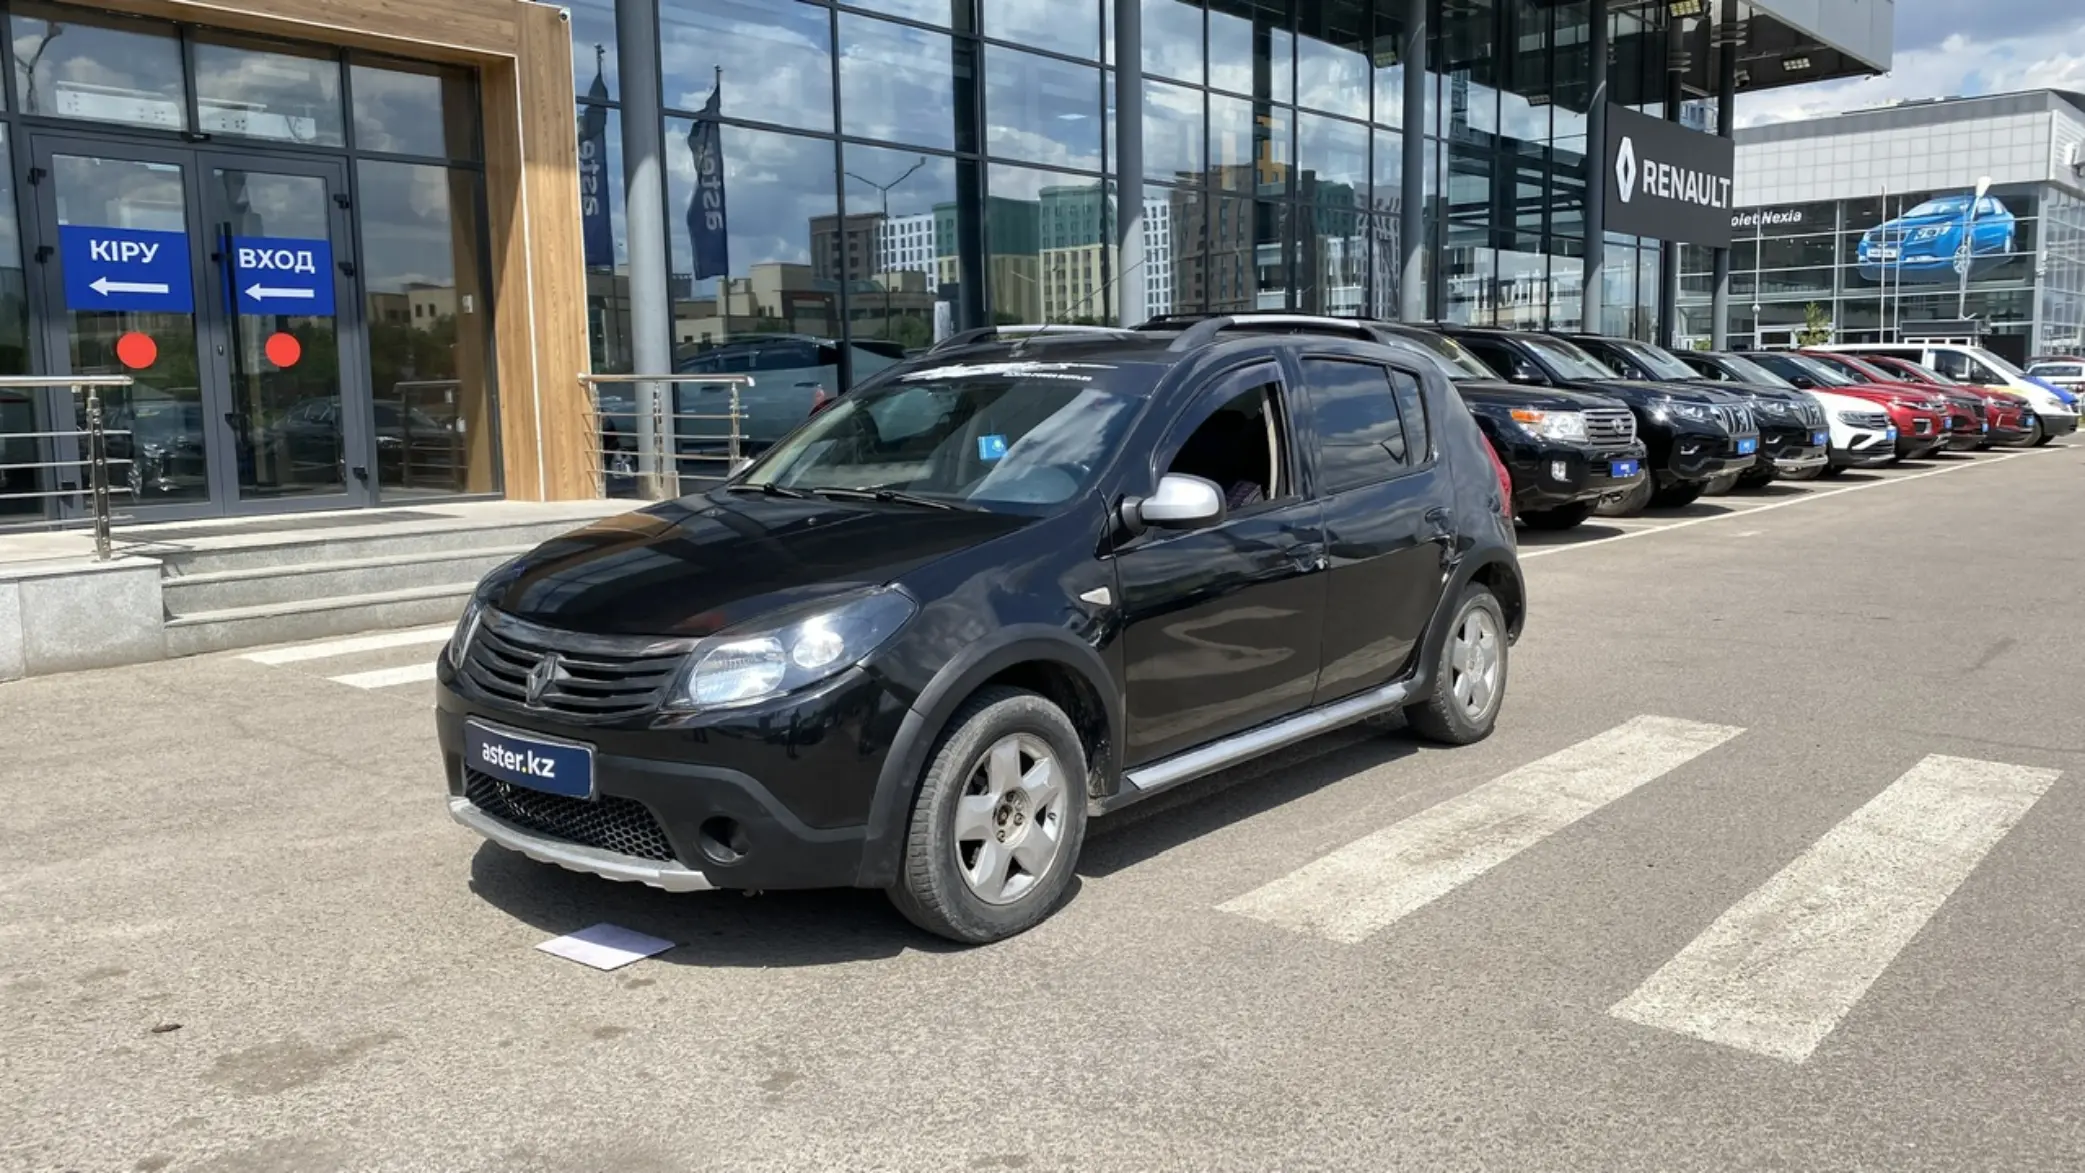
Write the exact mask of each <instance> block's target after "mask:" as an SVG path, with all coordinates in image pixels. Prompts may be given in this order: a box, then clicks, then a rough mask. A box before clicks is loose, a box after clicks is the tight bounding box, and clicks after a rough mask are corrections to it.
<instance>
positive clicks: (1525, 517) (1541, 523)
mask: <svg viewBox="0 0 2085 1173" xmlns="http://www.w3.org/2000/svg"><path fill="white" fill-rule="evenodd" d="M1598 504H1599V502H1597V501H1574V502H1572V503H1571V504H1569V505H1559V506H1557V507H1556V508H1554V509H1530V510H1528V511H1527V512H1525V513H1522V514H1521V515H1520V519H1521V520H1522V521H1524V522H1527V523H1528V528H1529V529H1547V530H1560V529H1572V528H1574V527H1576V526H1578V525H1580V524H1582V523H1583V522H1584V521H1585V519H1586V518H1588V517H1591V516H1592V515H1593V509H1594V507H1595V506H1597V505H1598Z"/></svg>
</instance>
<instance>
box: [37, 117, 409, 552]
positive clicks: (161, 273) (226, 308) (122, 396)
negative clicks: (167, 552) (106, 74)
mask: <svg viewBox="0 0 2085 1173" xmlns="http://www.w3.org/2000/svg"><path fill="white" fill-rule="evenodd" d="M32 158H33V165H32V171H31V179H32V181H33V182H34V184H35V187H36V202H37V209H38V221H39V223H38V228H39V233H38V236H39V241H40V244H39V247H38V249H37V253H36V257H37V260H38V261H39V262H41V263H40V264H39V265H38V266H37V267H38V269H39V271H40V277H41V280H42V284H43V288H44V297H45V304H46V305H47V306H50V307H52V308H53V309H54V310H55V311H56V312H53V313H49V314H46V315H45V320H46V322H47V323H48V330H49V336H48V338H47V346H48V348H49V352H50V356H51V363H50V365H51V369H52V370H53V371H54V372H60V373H63V372H67V371H69V372H72V373H79V374H118V373H120V374H127V375H130V376H132V377H133V378H134V379H136V380H137V384H136V385H135V386H134V387H132V388H130V389H129V390H128V391H127V392H116V393H111V394H110V395H109V396H107V397H106V399H105V402H107V404H108V411H107V416H106V418H107V426H108V427H109V428H110V429H111V430H112V431H115V432H119V433H122V434H120V435H116V436H114V437H112V439H111V441H110V445H109V448H110V456H111V457H112V459H118V460H122V461H125V462H126V463H125V464H123V465H120V466H117V467H116V468H114V469H112V470H111V479H112V481H113V482H114V483H116V484H119V485H125V486H127V487H128V489H129V490H130V492H129V497H130V501H129V502H128V505H127V508H126V512H128V513H131V514H133V515H135V516H138V517H140V518H144V519H152V518H167V517H184V516H199V515H210V514H217V513H234V512H249V511H263V510H265V511H280V510H285V509H298V508H344V507H349V506H356V505H364V504H368V503H370V502H372V501H373V500H374V494H375V487H374V484H373V467H374V464H375V461H374V459H373V458H372V452H373V449H374V447H375V445H374V444H373V443H372V438H371V436H370V434H369V431H370V429H369V426H368V414H369V405H368V400H367V395H366V392H364V391H361V390H359V389H360V388H365V387H367V385H368V384H367V382H366V379H364V378H362V377H361V372H360V370H359V367H358V366H357V360H356V359H355V357H354V351H355V349H356V348H355V347H354V346H352V345H348V344H346V339H353V338H357V337H358V335H356V334H355V323H356V322H357V321H358V320H359V319H358V318H357V317H356V316H355V314H354V310H355V296H354V290H353V286H352V284H351V277H350V275H349V271H350V269H351V266H344V265H343V264H342V263H341V262H342V261H344V260H345V259H346V258H347V256H348V255H349V254H348V251H347V241H348V240H349V233H348V224H347V220H346V215H347V200H346V191H347V184H346V180H345V171H344V168H343V167H342V166H341V165H340V164H338V163H335V162H332V161H327V160H314V161H310V162H305V161H293V162H291V161H283V160H276V159H270V160H265V161H256V160H252V159H249V158H246V157H243V156H237V155H223V154H215V153H209V152H200V151H190V150H182V149H178V148H157V147H146V146H141V145H133V144H129V143H118V142H101V141H99V140H92V139H82V138H75V137H60V136H55V135H53V136H38V137H37V139H36V141H35V143H34V147H33V155H32ZM344 336H345V337H344ZM64 394H65V393H62V392H60V393H54V399H55V401H54V402H53V404H52V405H51V406H52V409H53V411H54V413H57V414H55V415H54V417H53V418H64V413H65V412H67V411H69V410H74V409H78V410H80V411H81V413H82V415H83V414H84V412H83V405H74V406H73V407H68V405H67V404H65V403H64V402H63V399H62V398H58V397H60V396H63V395H64Z"/></svg>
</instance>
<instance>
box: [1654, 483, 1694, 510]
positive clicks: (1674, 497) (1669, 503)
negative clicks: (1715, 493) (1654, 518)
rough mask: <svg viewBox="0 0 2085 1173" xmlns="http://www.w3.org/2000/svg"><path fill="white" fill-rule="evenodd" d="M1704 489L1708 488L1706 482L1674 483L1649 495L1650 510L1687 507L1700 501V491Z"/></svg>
mask: <svg viewBox="0 0 2085 1173" xmlns="http://www.w3.org/2000/svg"><path fill="white" fill-rule="evenodd" d="M1706 488H1708V482H1707V481H1678V482H1675V483H1673V484H1671V485H1668V486H1666V487H1664V488H1661V489H1659V490H1658V491H1657V492H1655V493H1652V494H1651V508H1653V509H1681V508H1684V507H1686V506H1688V505H1692V504H1694V502H1695V501H1696V500H1698V499H1700V497H1701V491H1702V490H1703V489H1706Z"/></svg>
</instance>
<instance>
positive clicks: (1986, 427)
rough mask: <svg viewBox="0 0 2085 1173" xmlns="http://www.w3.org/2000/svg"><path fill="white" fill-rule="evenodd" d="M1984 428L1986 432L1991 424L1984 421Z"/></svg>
mask: <svg viewBox="0 0 2085 1173" xmlns="http://www.w3.org/2000/svg"><path fill="white" fill-rule="evenodd" d="M1984 430H1985V431H1987V432H1988V431H1990V430H1991V425H1990V424H1988V423H1986V424H1985V425H1984Z"/></svg>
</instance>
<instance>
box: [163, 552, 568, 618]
mask: <svg viewBox="0 0 2085 1173" xmlns="http://www.w3.org/2000/svg"><path fill="white" fill-rule="evenodd" d="M533 548H534V547H533V546H532V545H515V546H488V547H477V546H470V547H466V548H463V549H446V550H438V551H433V552H427V553H417V552H416V553H401V554H384V555H379V556H377V557H374V558H343V559H335V560H331V561H323V562H300V563H296V564H294V565H286V566H250V567H245V568H242V569H239V570H215V571H206V572H204V573H201V574H181V575H173V576H169V577H167V578H166V579H164V580H162V582H161V583H160V591H161V594H162V595H163V596H164V598H165V600H166V611H167V615H168V616H169V617H179V616H183V615H192V614H197V613H201V612H210V611H228V610H236V609H238V608H242V607H265V606H268V605H271V604H280V603H295V602H299V601H303V600H324V599H332V598H340V597H344V596H354V595H367V594H375V593H380V592H384V591H394V590H402V589H405V588H408V587H426V586H441V585H444V584H447V583H456V582H464V581H466V580H470V581H475V580H477V579H479V578H483V577H484V576H485V574H486V573H487V572H488V571H490V570H492V569H493V568H494V567H496V566H498V565H499V564H500V563H502V562H505V561H506V560H507V559H509V558H513V557H515V556H516V555H520V554H526V553H527V552H528V551H529V550H531V549H533Z"/></svg>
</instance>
